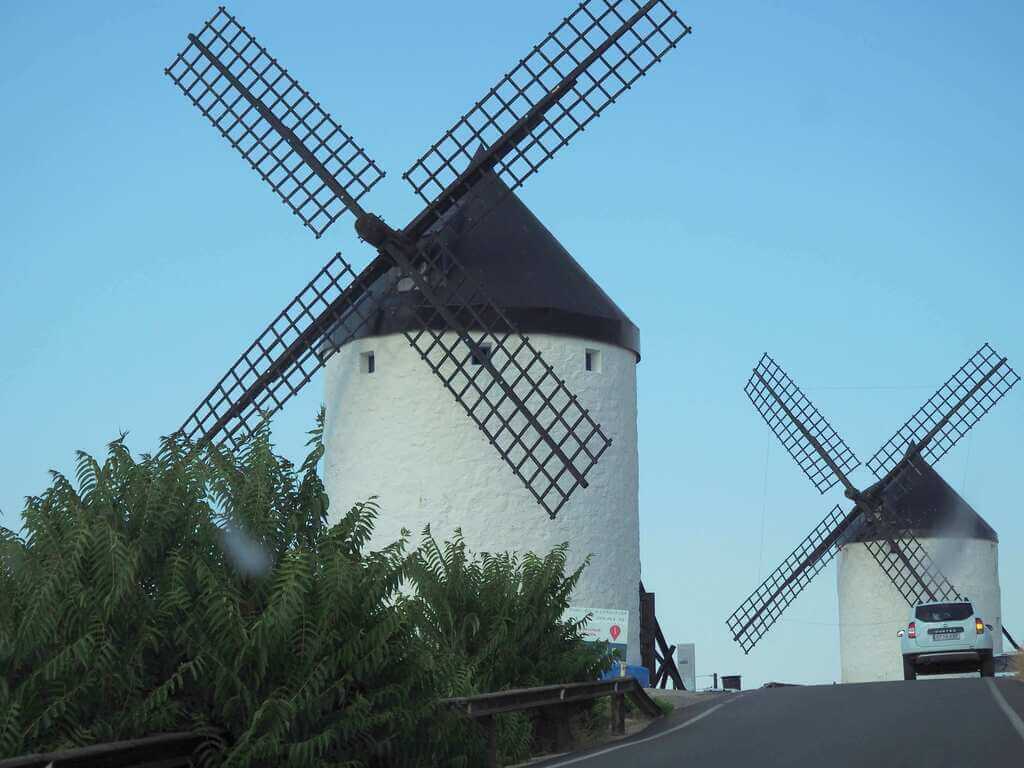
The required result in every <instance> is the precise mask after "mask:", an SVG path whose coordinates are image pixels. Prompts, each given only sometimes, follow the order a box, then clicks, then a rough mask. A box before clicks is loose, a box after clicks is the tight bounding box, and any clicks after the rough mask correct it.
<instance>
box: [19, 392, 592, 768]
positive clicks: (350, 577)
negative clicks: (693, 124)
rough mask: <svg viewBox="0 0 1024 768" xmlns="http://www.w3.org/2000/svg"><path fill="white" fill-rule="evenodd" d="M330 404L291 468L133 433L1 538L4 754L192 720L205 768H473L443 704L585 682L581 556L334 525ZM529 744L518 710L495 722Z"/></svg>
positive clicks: (463, 728) (351, 522)
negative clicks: (571, 560)
mask: <svg viewBox="0 0 1024 768" xmlns="http://www.w3.org/2000/svg"><path fill="white" fill-rule="evenodd" d="M322 429H323V413H322V412H321V416H320V419H319V421H318V425H317V427H316V428H315V429H314V430H313V432H312V433H311V439H310V443H309V453H308V455H307V457H306V458H305V460H304V461H303V462H302V463H301V464H299V465H295V464H293V463H291V462H289V461H288V460H286V459H283V458H281V457H279V456H277V455H276V454H275V453H274V450H273V447H272V445H271V442H270V433H269V428H268V427H267V426H266V425H264V427H263V428H262V429H261V430H260V431H258V433H257V434H256V436H255V437H254V439H253V440H251V441H250V442H248V443H247V444H245V445H244V446H243V447H242V448H241V449H240V450H239V451H238V452H237V453H230V452H227V451H224V450H219V449H215V448H209V449H207V450H205V451H196V450H195V449H194V447H193V446H191V445H188V444H185V443H183V442H181V441H180V440H178V439H174V438H169V439H166V440H164V441H163V442H162V444H161V446H160V450H159V451H157V452H156V453H155V454H152V455H148V454H143V455H142V456H140V457H137V458H136V457H133V456H132V454H131V453H130V451H129V450H128V448H127V447H126V445H125V441H124V436H122V437H121V438H119V439H118V440H115V441H114V442H112V443H110V445H109V447H108V450H107V454H106V457H105V458H104V459H103V460H102V461H98V460H97V459H95V458H93V457H92V456H89V455H87V454H84V453H80V454H79V455H78V457H77V462H76V471H75V473H74V478H73V479H72V478H68V477H65V476H63V475H61V474H59V473H53V475H52V483H51V484H50V487H49V488H47V489H46V490H45V491H44V492H43V493H42V494H40V495H39V496H34V497H30V498H29V499H27V500H26V504H25V508H24V511H23V514H22V519H23V528H22V531H23V533H22V535H17V534H15V533H13V532H12V531H9V530H7V529H4V528H0V758H2V757H12V756H15V755H20V754H26V753H30V752H42V751H53V750H60V749H66V748H71V747H77V746H86V745H90V744H97V743H102V742H109V741H118V740H123V739H130V738H135V737H143V736H150V735H154V734H158V733H162V732H170V731H181V730H191V731H193V732H196V733H199V734H201V735H203V736H204V741H203V743H202V746H201V747H200V748H199V750H198V751H197V753H196V755H195V756H194V762H195V763H196V764H197V765H203V766H268V767H269V766H275V767H276V766H295V767H296V768H298V767H299V766H302V767H303V768H305V767H306V766H313V765H316V766H345V767H346V768H378V767H380V768H383V767H385V766H388V767H400V768H405V767H407V766H408V767H409V768H420V766H441V765H449V766H475V765H480V764H482V762H483V752H482V750H483V739H482V737H481V733H480V731H479V729H478V728H477V726H476V724H475V723H472V722H468V721H463V720H459V719H457V718H455V717H454V716H452V715H449V714H446V712H445V711H444V709H443V708H441V707H438V706H437V702H438V700H439V699H442V698H445V697H451V696H463V695H471V694H474V693H480V692H485V691H493V690H502V689H507V688H511V687H522V686H530V685H543V684H550V683H559V682H567V681H573V680H588V679H593V678H594V677H595V676H596V675H597V674H598V673H599V672H600V671H601V669H602V668H604V667H605V666H607V662H608V659H607V654H606V653H605V652H604V649H602V648H595V647H594V646H592V645H590V646H586V645H584V644H583V643H582V641H581V634H580V629H581V626H580V625H579V624H575V623H571V622H564V621H563V620H562V615H563V612H564V610H565V608H566V606H567V605H568V602H569V596H570V594H571V592H572V589H573V587H574V586H575V584H576V582H577V581H578V579H579V577H580V573H581V571H582V567H581V568H580V569H577V570H575V571H573V572H571V573H568V574H567V573H566V547H564V546H562V547H559V548H556V549H555V550H554V551H553V552H551V553H549V554H547V555H546V556H538V555H534V554H524V555H513V554H496V555H491V554H484V555H482V556H479V557H478V556H474V555H472V554H471V553H469V552H468V551H467V549H466V545H465V542H464V541H463V539H462V535H461V533H457V534H456V536H455V537H454V538H453V540H452V541H449V542H446V543H442V544H439V543H438V542H437V541H435V540H434V538H433V537H432V536H431V535H430V533H429V529H428V530H427V531H425V532H424V536H423V540H422V545H421V547H420V548H419V550H417V551H414V552H411V553H409V552H407V551H406V541H405V539H402V540H399V541H397V542H394V543H392V544H390V545H389V546H386V547H384V548H383V549H381V550H379V551H372V552H371V551H368V548H367V545H368V542H369V540H370V536H371V534H372V531H373V525H374V520H375V518H376V517H377V515H378V507H377V504H376V503H375V501H374V500H373V499H370V500H369V501H367V502H365V503H361V504H357V505H355V506H354V507H352V508H351V509H349V510H348V511H347V512H345V513H344V514H341V515H340V516H339V515H334V516H333V517H334V519H335V522H333V524H332V523H331V522H329V518H328V499H327V496H326V494H325V493H324V487H323V484H322V483H321V481H320V478H319V476H318V475H317V465H318V463H319V461H320V458H321V457H322V455H323V444H322V440H321V436H322ZM500 738H501V742H500V743H501V747H502V750H503V752H504V753H505V755H506V756H507V757H508V758H510V759H511V758H519V757H523V756H525V754H526V753H527V752H528V750H529V746H530V740H531V722H530V720H529V718H528V717H527V716H526V715H509V716H505V717H503V718H502V719H501V721H500Z"/></svg>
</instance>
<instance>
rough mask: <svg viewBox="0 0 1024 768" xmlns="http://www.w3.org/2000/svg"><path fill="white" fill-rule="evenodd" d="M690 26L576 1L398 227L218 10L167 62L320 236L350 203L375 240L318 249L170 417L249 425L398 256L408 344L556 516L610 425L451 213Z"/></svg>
mask: <svg viewBox="0 0 1024 768" xmlns="http://www.w3.org/2000/svg"><path fill="white" fill-rule="evenodd" d="M689 31H690V28H689V27H687V26H686V25H685V24H684V23H683V22H682V21H680V20H679V17H678V15H677V14H676V12H675V11H674V10H672V9H671V8H669V6H668V5H666V4H665V2H663V0H648V2H644V3H641V2H638V0H588V1H587V2H584V3H582V4H581V5H580V6H579V7H578V8H577V9H576V10H574V11H573V12H572V13H571V14H570V15H569V17H567V18H566V19H565V20H564V21H563V22H562V23H561V24H560V25H559V26H558V27H557V28H556V29H555V30H554V31H553V32H551V33H550V34H549V35H548V36H547V37H546V38H545V39H544V40H543V41H542V42H541V43H540V44H539V45H538V46H536V47H535V48H534V49H533V51H532V52H531V53H530V54H529V55H528V56H527V57H526V58H525V59H524V60H523V61H522V62H520V64H519V65H518V66H517V67H516V68H515V69H513V70H512V72H510V73H509V74H508V75H506V76H505V77H504V78H502V79H501V81H499V83H498V85H497V86H495V87H494V88H492V89H491V91H490V92H488V94H487V95H486V96H485V97H484V99H483V100H481V101H480V102H478V103H477V104H476V105H475V106H474V108H473V109H472V110H471V111H470V112H469V113H467V114H466V115H465V116H463V117H462V118H460V120H459V121H458V122H457V123H456V124H455V126H453V128H452V129H451V130H449V131H448V132H447V133H446V134H445V136H444V137H442V139H441V140H439V141H438V142H437V143H435V144H434V145H433V146H432V147H431V148H430V149H429V150H428V151H427V152H426V153H425V154H424V155H423V156H422V157H421V158H420V159H419V160H418V161H417V162H416V163H415V164H414V165H413V167H412V168H410V170H409V171H408V172H407V173H406V174H405V178H406V179H407V180H408V181H409V182H410V184H412V186H413V187H414V189H415V190H416V192H417V193H418V194H420V196H421V197H422V198H423V199H424V201H425V202H426V203H427V205H426V207H425V208H424V210H423V211H422V212H421V213H420V214H418V215H417V216H416V217H414V218H413V220H412V221H411V222H410V223H409V225H407V226H406V227H405V228H404V229H402V230H394V229H392V228H391V227H389V226H388V225H386V224H385V223H384V222H383V220H381V219H380V218H379V217H377V216H375V215H373V214H371V213H368V212H367V211H365V210H364V209H363V208H362V206H361V204H360V202H359V201H360V200H361V198H362V197H363V196H364V195H365V194H366V193H367V192H369V191H370V189H372V187H373V186H374V185H375V184H376V183H377V182H378V181H380V179H381V178H382V177H383V172H382V171H381V170H380V169H379V168H378V166H377V165H376V164H375V163H374V162H373V160H372V159H370V157H369V156H368V155H367V154H366V152H365V151H364V150H363V148H362V147H361V146H360V145H358V144H357V143H356V142H355V140H354V139H353V138H352V136H351V135H350V134H348V133H347V132H346V131H345V130H344V129H343V128H342V127H341V126H340V125H339V124H338V123H337V122H336V121H335V120H334V119H333V118H332V117H331V116H330V115H329V114H327V112H325V111H324V110H323V109H322V108H321V107H320V104H319V103H318V102H317V101H316V100H314V99H313V98H312V96H310V94H309V93H308V92H307V91H306V90H305V89H304V88H303V87H302V86H301V85H300V84H299V83H298V82H297V81H296V80H295V79H294V78H293V77H292V76H291V75H290V74H289V73H288V71H287V70H285V69H284V68H283V67H282V66H281V65H280V64H279V63H278V62H277V60H276V59H275V58H273V57H272V56H271V55H270V54H269V53H268V52H267V50H266V49H265V48H263V46H261V45H260V44H259V43H258V42H257V41H256V39H255V38H254V37H253V36H252V35H251V34H250V33H249V32H248V31H247V30H246V29H245V28H244V27H243V26H242V25H241V24H239V23H238V21H237V20H236V19H235V17H234V16H232V15H231V14H230V13H228V12H227V11H226V10H225V9H224V8H221V9H219V10H218V11H217V13H216V14H214V16H213V17H212V18H211V19H210V20H209V21H207V22H206V23H205V24H204V25H203V27H202V29H201V30H200V31H199V33H198V34H195V35H189V43H188V45H187V46H186V48H185V49H184V50H183V51H182V52H181V53H179V54H178V55H177V57H176V58H175V60H174V61H173V62H172V64H171V66H170V67H168V69H167V74H168V76H170V77H171V79H172V80H173V81H174V83H175V84H176V85H177V86H178V87H179V88H180V89H181V90H182V92H183V93H184V94H185V95H186V96H187V97H188V98H189V99H190V101H192V103H193V104H194V105H195V106H196V107H197V108H198V109H199V110H200V111H201V112H202V113H203V115H204V116H206V117H207V118H208V119H209V120H210V122H211V123H212V124H213V126H214V127H215V128H217V130H218V131H219V132H220V133H221V135H223V136H224V137H225V138H226V139H227V140H228V142H229V143H230V144H231V145H232V146H233V147H234V148H235V149H236V150H237V151H238V152H239V154H240V155H241V156H242V157H243V159H244V160H246V162H248V163H249V164H250V165H251V166H252V168H253V169H255V170H256V171H257V172H258V173H259V174H260V176H261V178H263V180H264V181H266V182H267V184H269V185H270V187H271V188H272V189H273V190H274V192H275V193H276V194H277V195H278V197H279V198H280V199H281V200H282V202H284V203H285V204H286V205H287V206H288V207H289V208H290V209H291V210H292V212H293V213H294V214H295V215H296V216H298V217H299V219H300V220H301V221H302V223H303V224H304V225H305V226H306V227H307V228H308V229H310V231H312V232H313V233H314V235H315V236H316V237H318V238H319V237H320V236H321V235H323V234H324V232H326V230H327V229H328V228H329V227H330V226H331V225H332V224H333V223H334V222H335V221H336V220H337V219H338V218H340V217H341V215H342V214H344V213H345V211H349V212H351V213H352V215H353V216H354V217H355V220H356V231H357V232H358V234H359V235H360V237H361V238H363V239H364V240H365V241H367V242H369V243H370V244H371V245H373V246H374V247H375V248H377V251H378V256H377V258H375V259H374V260H373V261H372V262H371V264H370V265H369V266H368V267H367V268H366V269H364V270H363V271H362V272H360V273H359V274H356V273H355V272H354V271H353V270H352V269H351V268H350V267H349V266H348V264H346V263H345V262H344V261H343V260H342V259H341V257H340V255H339V256H336V257H335V258H334V259H333V260H332V261H331V262H329V263H328V265H327V266H326V267H325V268H324V270H322V271H321V273H320V274H319V275H317V277H315V278H314V280H313V281H311V282H310V283H309V285H307V287H306V288H305V289H304V290H303V291H302V292H301V293H300V294H299V296H297V297H296V298H295V299H293V300H292V301H291V302H290V303H289V304H288V305H287V306H286V308H285V309H284V310H283V311H282V312H281V313H280V314H279V315H278V317H277V319H276V320H275V321H274V322H273V323H271V324H270V326H268V328H267V329H266V330H265V331H264V332H263V333H262V334H261V335H260V336H259V337H257V339H256V341H255V342H253V344H252V345H250V347H249V348H248V349H247V350H246V352H245V353H243V355H242V356H241V357H240V358H239V360H238V361H237V362H236V363H235V365H234V366H232V368H231V369H230V370H229V372H228V374H227V375H225V376H224V377H223V378H222V379H221V381H220V382H218V384H217V385H216V386H215V387H214V388H213V390H212V391H211V392H210V394H209V395H208V396H207V397H206V398H205V399H204V400H203V401H202V402H201V403H200V405H199V406H198V407H197V408H196V410H195V411H194V412H193V414H192V415H191V416H190V417H189V419H188V420H187V421H186V423H185V425H184V426H183V427H182V430H181V431H182V432H183V433H184V434H185V435H186V436H188V437H189V438H190V439H192V440H194V441H197V442H200V443H203V442H208V441H220V440H223V439H225V438H227V439H234V438H236V437H242V438H244V437H245V436H247V435H248V434H249V433H250V432H251V431H252V430H253V429H254V428H255V426H256V424H258V423H259V421H260V420H262V419H263V418H265V417H266V416H268V415H270V414H273V413H274V412H276V411H277V410H278V409H279V408H280V407H281V406H283V405H284V403H285V402H286V401H287V400H288V399H290V398H291V397H292V396H294V395H295V394H296V393H297V392H298V391H299V389H301V387H303V386H304V385H305V384H306V383H307V382H308V381H309V380H310V378H311V377H312V375H313V373H315V371H316V370H317V369H318V368H319V367H320V366H322V365H323V364H324V362H325V361H326V359H327V358H328V357H329V356H330V355H331V354H332V353H333V352H334V351H336V350H337V349H338V348H340V346H342V345H343V344H344V343H345V342H346V341H347V340H349V339H351V338H354V336H355V335H356V334H358V333H359V331H360V330H361V328H362V327H363V325H364V324H365V320H366V317H368V314H367V308H368V307H369V306H370V304H371V303H372V302H373V301H376V300H379V298H380V296H378V295H375V294H374V291H375V290H376V289H377V288H379V286H380V285H381V283H380V280H381V278H382V277H383V276H384V275H386V274H388V273H389V272H390V271H391V270H397V272H398V273H399V274H400V275H401V276H402V277H403V278H405V279H406V280H408V281H411V283H412V284H413V286H414V288H415V290H416V291H417V292H418V294H419V296H420V297H421V298H422V302H421V304H420V307H419V310H418V311H417V313H416V319H417V321H418V325H419V330H418V331H416V332H407V333H406V336H407V338H408V341H409V343H410V344H411V345H412V346H413V347H414V348H415V349H416V350H417V352H418V353H419V355H420V356H421V358H422V359H423V361H424V362H425V363H426V364H427V365H428V366H429V368H430V370H431V371H432V372H433V373H434V374H435V375H436V376H437V377H438V378H439V379H440V380H441V382H442V383H443V385H444V387H445V388H446V389H447V390H448V391H449V392H450V393H451V394H452V395H453V397H454V398H455V400H456V402H458V403H459V404H460V405H461V406H462V407H463V409H464V410H465V412H466V414H467V416H468V417H469V418H470V419H471V420H472V421H473V422H474V423H475V424H476V426H477V427H478V428H479V429H480V431H481V432H482V433H483V434H484V436H485V437H486V438H487V440H488V442H490V443H491V445H493V446H494V448H495V450H496V451H497V452H498V453H499V455H500V456H501V457H502V459H503V460H504V461H505V462H506V463H507V464H508V465H509V466H510V468H511V469H512V471H513V472H514V473H515V474H516V475H517V476H518V477H519V478H520V479H521V480H522V482H523V484H524V485H525V486H526V488H527V489H528V490H529V491H530V493H531V494H532V495H533V496H534V498H535V499H536V501H537V503H538V504H540V506H541V507H543V508H544V509H545V510H546V511H547V512H548V514H549V515H550V516H551V517H555V515H557V513H558V511H559V510H560V509H561V508H562V507H563V506H564V504H565V503H566V502H567V501H568V499H569V497H570V496H571V494H572V493H573V492H574V491H575V490H576V489H577V488H580V487H583V488H585V487H587V484H588V483H587V475H588V473H589V472H590V471H591V470H592V469H593V467H594V466H595V465H596V464H597V462H598V461H599V460H600V458H601V456H602V454H603V453H604V452H605V451H606V450H607V449H608V447H609V445H610V444H611V440H610V439H609V438H608V436H607V435H605V433H604V432H603V431H602V429H601V427H600V425H599V424H597V422H596V421H594V419H593V418H592V417H591V415H590V412H589V410H588V409H587V408H585V407H584V406H583V405H582V404H581V403H580V401H579V400H578V398H577V397H576V395H575V394H574V393H572V392H571V391H570V390H569V389H568V387H567V386H566V384H565V382H564V381H563V380H562V379H561V378H560V377H558V376H557V375H556V374H555V372H554V370H553V368H552V367H551V366H550V365H549V364H548V363H547V362H546V361H545V360H544V359H543V357H542V356H541V355H540V353H539V352H538V351H537V350H536V349H535V348H534V347H533V345H532V344H531V343H530V341H529V339H527V338H526V337H525V336H523V335H522V334H521V333H519V331H518V329H517V328H516V326H515V325H514V323H512V321H511V320H510V319H509V318H508V316H507V315H506V313H505V312H504V311H503V310H502V308H501V307H499V306H497V305H496V304H495V303H494V302H493V301H492V300H491V299H490V298H489V296H488V293H487V290H486V288H485V285H484V282H483V281H481V280H480V279H478V278H477V277H476V276H474V275H471V274H470V273H469V272H468V271H467V270H465V269H464V268H463V267H462V265H461V264H460V263H459V261H458V259H457V258H455V256H454V254H453V253H451V251H450V250H449V249H448V248H447V246H446V244H445V240H444V230H445V228H446V226H447V221H446V220H445V214H446V213H447V212H448V211H450V210H452V209H453V208H454V207H455V206H457V205H458V204H459V202H460V200H462V199H463V198H464V197H465V195H466V194H468V193H469V192H470V191H471V190H472V189H473V188H474V186H475V185H476V184H477V183H478V182H479V181H480V180H481V179H482V178H484V177H485V175H486V174H489V173H497V174H498V175H499V176H500V177H502V178H503V179H505V180H506V181H507V182H508V183H509V185H510V187H511V188H514V187H516V186H519V185H520V184H522V183H523V181H525V179H526V178H527V177H529V176H530V175H532V174H534V173H536V172H537V170H538V169H539V168H540V167H541V165H543V164H544V163H545V162H547V161H548V160H549V159H551V158H552V157H553V156H554V155H555V153H556V152H557V151H558V150H559V149H560V148H561V147H563V146H565V144H567V143H568V141H569V140H570V139H571V138H572V137H574V136H575V135H576V134H577V133H579V132H580V131H582V130H583V128H584V127H585V126H586V125H587V124H588V123H589V122H590V121H592V120H593V119H594V118H596V117H597V116H598V115H599V114H600V113H601V112H602V111H603V110H604V109H605V108H606V107H607V106H609V105H610V104H611V103H612V102H613V101H615V99H616V98H617V97H618V96H619V95H621V93H622V92H623V91H624V90H626V89H627V88H629V87H630V86H631V85H632V84H633V83H634V82H635V81H636V80H637V79H638V78H639V77H641V76H642V75H644V74H645V73H646V72H647V71H648V70H649V69H650V68H651V67H652V66H653V65H654V64H655V63H657V62H658V61H660V60H661V57H662V56H663V55H664V54H665V53H666V52H667V51H668V50H670V49H671V48H673V47H675V45H676V43H677V42H678V41H679V40H680V39H682V37H684V36H685V35H686V34H688V33H689ZM395 282H396V281H393V282H392V283H391V284H390V286H389V288H388V289H389V290H392V289H394V287H395Z"/></svg>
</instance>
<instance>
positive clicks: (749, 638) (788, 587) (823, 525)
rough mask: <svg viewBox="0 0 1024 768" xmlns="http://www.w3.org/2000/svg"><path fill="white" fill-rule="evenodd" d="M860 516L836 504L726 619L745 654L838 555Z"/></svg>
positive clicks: (855, 511)
mask: <svg viewBox="0 0 1024 768" xmlns="http://www.w3.org/2000/svg"><path fill="white" fill-rule="evenodd" d="M859 518H860V513H859V511H857V510H856V509H855V510H854V511H852V512H850V513H846V512H843V510H842V508H841V507H840V506H839V505H838V504H837V505H836V506H835V507H833V508H832V510H831V511H830V512H829V513H828V514H827V515H826V516H825V518H824V519H823V520H822V521H821V522H820V523H818V524H817V525H816V526H815V527H814V530H812V531H811V532H810V533H809V534H808V535H807V537H806V538H805V539H804V540H803V541H802V542H800V544H799V545H797V547H796V549H794V550H793V551H792V552H790V553H789V555H788V556H787V557H786V559H785V560H783V561H782V563H781V564H780V565H779V567H778V568H776V569H775V570H774V571H772V572H771V574H769V576H768V578H766V579H765V580H764V581H762V582H761V585H760V586H759V587H758V588H757V589H755V590H754V591H753V592H752V593H751V594H750V596H749V597H747V599H746V600H744V601H743V602H742V603H741V604H740V606H739V607H738V608H737V609H736V610H735V611H733V612H732V614H731V615H730V616H729V618H728V619H726V624H727V625H728V627H729V631H730V632H732V636H733V639H734V640H735V641H736V642H737V643H739V644H740V647H741V648H743V652H744V653H750V650H751V649H752V648H753V647H754V646H755V645H757V642H758V640H760V639H761V638H762V637H764V635H765V634H767V632H768V630H769V629H771V627H772V625H773V624H775V622H776V621H778V620H779V618H780V617H781V616H782V613H783V611H785V610H786V608H788V607H789V605H790V603H792V602H793V601H794V600H796V598H797V596H798V595H799V594H800V593H801V592H802V591H803V590H804V587H806V586H807V585H808V584H810V583H811V580H812V579H813V578H814V577H815V576H817V575H818V573H819V572H820V571H821V569H822V568H824V567H825V566H826V565H828V564H829V562H830V561H831V560H832V558H833V557H835V554H836V551H837V545H838V544H839V543H840V542H841V541H842V539H843V537H844V536H846V535H848V533H849V531H850V529H851V527H852V526H854V525H856V524H857V522H858V520H859Z"/></svg>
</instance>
